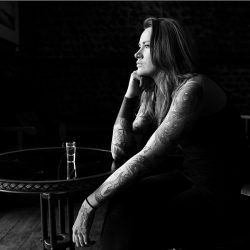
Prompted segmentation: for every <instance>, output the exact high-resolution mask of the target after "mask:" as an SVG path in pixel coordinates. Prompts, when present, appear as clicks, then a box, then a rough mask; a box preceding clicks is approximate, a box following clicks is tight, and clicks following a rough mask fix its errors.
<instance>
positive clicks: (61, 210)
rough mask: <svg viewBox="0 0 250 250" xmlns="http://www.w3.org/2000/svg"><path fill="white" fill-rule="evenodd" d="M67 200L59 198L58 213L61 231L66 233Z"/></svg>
mask: <svg viewBox="0 0 250 250" xmlns="http://www.w3.org/2000/svg"><path fill="white" fill-rule="evenodd" d="M64 206H65V201H64V199H59V200H58V213H59V214H58V215H59V228H60V233H61V234H64V233H65V207H64Z"/></svg>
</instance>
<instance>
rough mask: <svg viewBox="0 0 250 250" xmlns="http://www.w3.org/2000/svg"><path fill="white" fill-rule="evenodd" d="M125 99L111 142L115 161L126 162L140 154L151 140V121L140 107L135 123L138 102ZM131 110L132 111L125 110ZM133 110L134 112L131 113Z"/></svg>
mask: <svg viewBox="0 0 250 250" xmlns="http://www.w3.org/2000/svg"><path fill="white" fill-rule="evenodd" d="M128 99H129V98H127V99H126V98H125V99H124V101H123V104H122V107H121V110H122V109H123V110H122V111H121V110H120V112H119V114H118V117H117V119H116V122H115V125H114V128H113V136H112V142H111V152H112V157H113V159H114V160H118V161H123V162H124V161H126V160H127V159H129V158H130V157H131V156H132V155H134V154H135V153H136V152H138V151H139V150H140V149H141V148H142V147H143V146H144V145H145V143H146V141H147V139H148V138H149V134H150V128H151V127H152V121H151V119H150V118H149V117H148V116H146V115H144V114H143V108H142V107H140V109H139V111H138V113H137V115H136V118H135V120H134V121H132V120H133V119H134V115H133V113H134V112H133V111H135V105H136V100H134V99H130V100H128ZM124 109H130V110H126V111H125V110H124ZM131 110H132V111H131Z"/></svg>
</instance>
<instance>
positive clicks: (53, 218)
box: [48, 193, 56, 249]
mask: <svg viewBox="0 0 250 250" xmlns="http://www.w3.org/2000/svg"><path fill="white" fill-rule="evenodd" d="M48 207H49V225H50V246H51V249H55V247H56V214H55V200H54V195H53V194H52V193H49V194H48Z"/></svg>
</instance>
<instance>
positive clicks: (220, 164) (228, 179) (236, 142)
mask: <svg viewBox="0 0 250 250" xmlns="http://www.w3.org/2000/svg"><path fill="white" fill-rule="evenodd" d="M246 145H247V144H246V139H245V135H244V124H243V120H242V119H241V117H240V115H239V113H238V112H237V111H236V110H235V109H234V107H233V106H232V105H231V103H230V101H229V99H228V101H227V104H226V106H225V107H224V108H223V110H221V111H219V112H217V113H216V114H213V115H210V116H200V117H199V118H198V120H197V122H196V123H195V125H194V126H193V127H192V129H191V131H189V132H188V133H187V135H186V136H185V137H184V138H183V139H182V141H181V143H180V146H181V147H182V150H183V153H184V172H185V174H186V175H187V176H188V177H189V178H190V179H192V181H193V182H194V183H196V184H199V185H203V186H206V187H207V188H209V189H210V190H212V191H213V190H218V189H220V190H225V189H228V191H230V189H232V190H233V189H235V188H240V187H241V186H242V183H243V182H244V176H245V171H246V170H245V168H246V166H247V163H246Z"/></svg>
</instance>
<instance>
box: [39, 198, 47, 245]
mask: <svg viewBox="0 0 250 250" xmlns="http://www.w3.org/2000/svg"><path fill="white" fill-rule="evenodd" d="M40 211H41V229H42V239H41V241H42V244H43V249H44V250H45V249H46V248H45V245H44V240H45V239H46V238H48V221H47V216H48V210H47V204H45V200H44V198H43V194H40Z"/></svg>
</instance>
